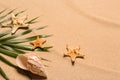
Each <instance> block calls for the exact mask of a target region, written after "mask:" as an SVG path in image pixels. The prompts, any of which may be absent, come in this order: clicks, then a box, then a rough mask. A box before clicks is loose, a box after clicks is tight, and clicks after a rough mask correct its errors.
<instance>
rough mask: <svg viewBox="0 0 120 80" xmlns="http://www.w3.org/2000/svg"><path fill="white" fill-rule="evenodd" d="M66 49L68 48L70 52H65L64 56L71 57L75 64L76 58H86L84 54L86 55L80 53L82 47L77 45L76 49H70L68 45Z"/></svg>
mask: <svg viewBox="0 0 120 80" xmlns="http://www.w3.org/2000/svg"><path fill="white" fill-rule="evenodd" d="M66 49H67V51H68V53H65V54H64V57H70V58H71V62H72V65H74V63H75V59H76V58H84V56H85V55H83V54H80V53H79V50H80V47H77V48H75V49H70V48H69V46H68V45H67V46H66Z"/></svg>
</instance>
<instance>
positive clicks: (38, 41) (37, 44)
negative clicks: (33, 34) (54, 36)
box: [30, 36, 46, 49]
mask: <svg viewBox="0 0 120 80" xmlns="http://www.w3.org/2000/svg"><path fill="white" fill-rule="evenodd" d="M45 42H46V40H42V39H40V38H39V36H37V38H36V40H34V41H32V42H30V44H32V45H33V49H35V48H37V47H40V48H43V44H44V43H45Z"/></svg>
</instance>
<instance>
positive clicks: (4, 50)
mask: <svg viewBox="0 0 120 80" xmlns="http://www.w3.org/2000/svg"><path fill="white" fill-rule="evenodd" d="M15 10H16V9H12V10H10V11H9V12H7V9H4V10H2V11H0V27H1V26H2V24H4V23H6V22H8V21H10V20H11V17H8V15H10V14H11V13H13V12H14V11H15ZM25 11H26V10H22V11H19V12H17V13H16V14H15V16H18V15H20V14H22V13H24V12H25ZM38 18H39V17H35V18H32V19H31V20H28V21H26V24H33V23H36V22H37V19H38ZM46 27H47V26H41V27H34V28H32V29H27V30H25V31H23V32H20V33H16V34H14V35H10V34H11V30H7V31H1V32H0V53H1V54H4V55H7V56H9V57H13V58H16V57H17V56H18V55H19V54H25V53H27V52H28V51H40V52H41V51H49V49H50V48H52V46H46V47H44V48H36V49H35V50H33V46H32V45H31V44H29V43H26V42H30V41H32V40H35V39H36V37H37V36H39V37H40V38H47V37H50V36H52V35H46V34H39V35H33V36H29V37H26V38H24V39H22V38H20V37H22V36H25V35H28V34H30V33H31V32H33V31H34V30H42V29H44V28H46ZM41 59H42V60H45V61H49V60H47V59H45V58H42V57H41ZM0 61H2V62H4V63H6V64H8V65H9V66H11V67H14V68H17V66H16V65H14V64H13V63H11V62H10V61H9V60H7V59H6V58H4V57H3V56H2V55H0ZM0 73H1V75H2V76H3V77H4V78H5V79H6V80H9V78H8V77H7V75H6V74H5V73H4V71H3V70H2V68H1V67H0Z"/></svg>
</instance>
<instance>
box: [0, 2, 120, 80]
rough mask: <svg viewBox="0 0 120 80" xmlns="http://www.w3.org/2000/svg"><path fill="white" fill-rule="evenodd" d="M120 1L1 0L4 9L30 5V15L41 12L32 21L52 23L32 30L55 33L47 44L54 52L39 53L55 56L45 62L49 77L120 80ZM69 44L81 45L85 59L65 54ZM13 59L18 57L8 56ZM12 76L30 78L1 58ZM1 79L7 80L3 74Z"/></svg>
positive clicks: (57, 79) (15, 79) (56, 79)
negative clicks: (36, 19) (73, 59)
mask: <svg viewBox="0 0 120 80" xmlns="http://www.w3.org/2000/svg"><path fill="white" fill-rule="evenodd" d="M119 4H120V1H119V0H109V1H108V0H0V9H1V10H2V9H5V8H8V9H13V8H17V9H18V11H19V10H24V9H27V12H26V13H25V14H27V15H28V16H29V17H30V18H32V17H35V16H40V19H39V22H38V23H36V24H34V25H31V27H34V26H42V25H48V28H46V29H45V30H42V31H37V32H34V33H32V34H41V33H44V34H53V36H52V37H50V38H48V39H47V45H53V46H54V48H52V49H51V50H50V53H39V55H40V56H42V57H44V58H47V59H49V60H51V61H52V62H44V61H43V63H44V64H46V65H48V66H49V67H46V71H47V75H48V79H47V80H120V5H119ZM66 44H69V45H70V46H71V47H72V48H74V47H76V46H78V45H80V47H81V52H83V53H84V54H85V59H84V60H83V59H76V63H75V65H74V66H72V65H71V62H70V58H63V54H64V53H65V52H66V49H65V47H66ZM5 57H6V58H8V59H9V60H11V61H12V62H15V60H14V59H12V58H9V57H7V56H5ZM0 66H1V67H2V68H3V69H4V70H5V72H7V73H6V74H7V75H8V76H9V78H10V79H11V80H29V79H28V78H27V77H26V76H24V75H22V74H19V73H18V72H17V71H16V70H15V69H13V68H12V67H9V66H7V65H6V64H4V63H2V62H0ZM0 80H4V79H3V78H2V76H0Z"/></svg>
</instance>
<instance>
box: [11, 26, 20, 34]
mask: <svg viewBox="0 0 120 80" xmlns="http://www.w3.org/2000/svg"><path fill="white" fill-rule="evenodd" d="M18 28H19V27H17V26H13V27H12V31H11V32H12V34H14V33H15V32H16V31H17V30H18Z"/></svg>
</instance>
